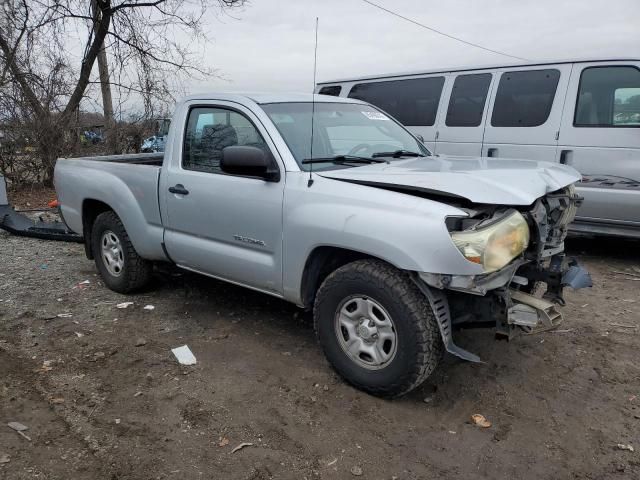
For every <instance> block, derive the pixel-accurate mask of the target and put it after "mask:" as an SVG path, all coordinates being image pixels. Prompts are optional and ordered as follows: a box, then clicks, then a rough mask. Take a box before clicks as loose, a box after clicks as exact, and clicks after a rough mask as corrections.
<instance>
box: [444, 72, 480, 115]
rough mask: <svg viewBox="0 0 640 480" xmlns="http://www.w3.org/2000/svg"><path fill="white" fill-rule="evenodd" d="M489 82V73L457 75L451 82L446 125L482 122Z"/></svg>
mask: <svg viewBox="0 0 640 480" xmlns="http://www.w3.org/2000/svg"><path fill="white" fill-rule="evenodd" d="M490 84H491V74H490V73H478V74H473V75H458V76H457V77H456V80H455V82H453V89H452V90H451V98H450V99H449V108H448V110H447V119H446V121H445V123H446V125H447V127H477V126H479V125H480V124H481V123H482V113H483V112H484V104H485V102H486V101H487V93H488V92H489V85H490Z"/></svg>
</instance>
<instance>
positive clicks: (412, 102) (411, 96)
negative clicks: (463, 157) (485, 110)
mask: <svg viewBox="0 0 640 480" xmlns="http://www.w3.org/2000/svg"><path fill="white" fill-rule="evenodd" d="M443 85H444V77H429V78H412V79H409V80H392V81H389V82H370V83H359V84H357V85H354V86H353V88H352V89H351V91H350V92H349V97H350V98H356V99H358V100H363V101H365V102H369V103H371V104H373V105H375V106H376V107H379V108H381V109H382V110H385V111H386V112H387V113H389V114H390V115H391V116H393V117H395V118H397V119H398V121H399V122H400V123H402V124H404V125H408V126H412V127H431V126H433V124H434V123H436V113H438V104H439V103H440V95H442V87H443Z"/></svg>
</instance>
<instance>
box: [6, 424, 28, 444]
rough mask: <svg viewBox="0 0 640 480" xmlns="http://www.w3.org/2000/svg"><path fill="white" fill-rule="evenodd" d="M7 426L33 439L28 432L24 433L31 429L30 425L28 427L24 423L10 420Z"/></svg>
mask: <svg viewBox="0 0 640 480" xmlns="http://www.w3.org/2000/svg"><path fill="white" fill-rule="evenodd" d="M7 426H8V427H9V428H11V429H12V430H15V431H16V432H18V434H19V435H21V436H22V437H24V438H26V439H27V440H29V441H31V437H29V436H28V435H27V434H26V433H24V432H25V431H26V430H29V427H27V426H26V425H23V424H21V423H19V422H9V423H7Z"/></svg>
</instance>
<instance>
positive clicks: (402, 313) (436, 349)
mask: <svg viewBox="0 0 640 480" xmlns="http://www.w3.org/2000/svg"><path fill="white" fill-rule="evenodd" d="M314 323H315V329H316V335H317V336H318V340H319V342H320V345H321V346H322V348H323V350H324V353H325V355H326V357H327V359H328V360H329V362H330V363H331V365H332V366H333V368H334V369H335V370H336V371H337V372H338V373H339V374H340V375H341V376H342V377H343V378H344V379H345V380H346V381H347V382H349V383H351V384H352V385H354V386H355V387H357V388H359V389H361V390H364V391H365V392H368V393H371V394H373V395H378V396H382V397H398V396H401V395H404V394H405V393H408V392H410V391H411V390H413V389H414V388H416V387H417V386H418V385H420V384H421V383H422V382H423V381H424V380H425V379H426V378H427V377H428V376H429V375H430V374H431V373H432V372H433V371H434V370H435V368H436V367H437V365H438V362H439V360H440V358H441V357H442V352H443V344H442V339H441V337H440V331H439V329H438V324H437V323H436V320H435V317H434V315H433V312H432V310H431V306H430V305H429V302H428V300H427V299H426V298H425V297H424V295H423V294H422V293H421V292H420V290H419V289H418V288H417V287H416V285H415V284H414V283H413V282H412V281H411V279H410V278H409V277H408V275H406V274H405V273H403V272H402V271H400V270H398V269H396V268H394V267H392V266H391V265H388V264H386V263H384V262H381V261H378V260H359V261H356V262H353V263H349V264H347V265H345V266H343V267H341V268H339V269H337V270H336V271H334V272H333V273H332V274H330V275H329V276H328V277H327V279H326V280H325V281H324V282H323V284H322V286H321V287H320V289H319V290H318V293H317V295H316V300H315V305H314Z"/></svg>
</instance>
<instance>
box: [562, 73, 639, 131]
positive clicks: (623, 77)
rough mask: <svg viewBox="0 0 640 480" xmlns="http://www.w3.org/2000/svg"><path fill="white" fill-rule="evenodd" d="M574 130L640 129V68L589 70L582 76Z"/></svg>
mask: <svg viewBox="0 0 640 480" xmlns="http://www.w3.org/2000/svg"><path fill="white" fill-rule="evenodd" d="M573 125H574V126H575V127H603V128H616V127H618V128H620V127H622V128H625V127H627V128H628V127H640V69H638V67H635V66H625V65H621V66H602V67H587V68H585V69H584V70H583V71H582V73H581V75H580V86H579V87H578V98H577V100H576V109H575V113H574V119H573Z"/></svg>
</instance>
